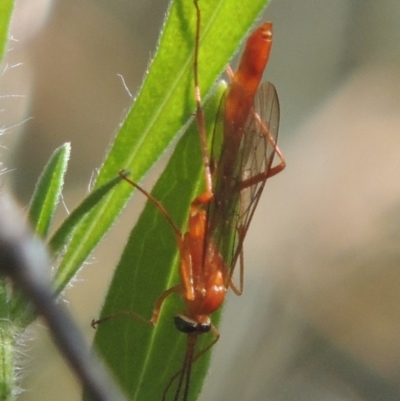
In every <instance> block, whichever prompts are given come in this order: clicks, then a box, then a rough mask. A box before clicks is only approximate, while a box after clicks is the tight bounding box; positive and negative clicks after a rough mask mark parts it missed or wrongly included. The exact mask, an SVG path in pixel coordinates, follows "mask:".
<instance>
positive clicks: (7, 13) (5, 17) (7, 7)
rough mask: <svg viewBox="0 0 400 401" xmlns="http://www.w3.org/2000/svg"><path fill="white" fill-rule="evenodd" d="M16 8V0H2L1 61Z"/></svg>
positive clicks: (0, 14)
mask: <svg viewBox="0 0 400 401" xmlns="http://www.w3.org/2000/svg"><path fill="white" fill-rule="evenodd" d="M13 9H14V0H1V1H0V61H1V60H3V57H4V52H5V50H6V46H7V41H8V29H9V27H10V20H11V14H12V11H13Z"/></svg>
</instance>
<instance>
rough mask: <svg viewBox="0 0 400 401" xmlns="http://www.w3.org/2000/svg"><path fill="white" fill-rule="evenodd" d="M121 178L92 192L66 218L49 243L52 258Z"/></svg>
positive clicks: (116, 178) (118, 177)
mask: <svg viewBox="0 0 400 401" xmlns="http://www.w3.org/2000/svg"><path fill="white" fill-rule="evenodd" d="M119 182H121V177H120V176H117V177H115V178H114V179H112V180H111V181H109V182H107V183H106V184H104V185H102V186H100V187H98V188H96V189H95V190H93V191H92V192H91V193H90V195H89V196H88V197H87V198H85V199H84V200H83V202H82V203H81V204H80V205H79V206H78V207H77V208H76V209H75V210H74V211H73V212H72V213H71V214H70V215H69V216H68V218H67V219H66V220H65V221H64V222H63V224H62V225H61V227H60V228H59V229H58V230H57V231H56V232H55V234H54V235H53V236H52V238H51V239H50V241H49V248H50V250H51V253H52V256H53V257H57V256H58V255H59V253H60V252H61V251H62V249H63V247H64V246H66V245H67V243H68V241H69V239H70V238H71V235H72V234H73V232H74V230H75V228H76V226H77V225H78V223H79V222H80V221H82V219H84V218H85V217H86V215H87V214H88V213H89V212H90V211H91V210H92V209H93V208H94V207H95V206H96V205H97V204H98V203H99V202H100V201H101V200H102V199H103V198H104V197H105V196H106V195H107V194H108V193H109V192H110V191H111V190H112V189H113V188H114V187H115V185H117V184H118V183H119Z"/></svg>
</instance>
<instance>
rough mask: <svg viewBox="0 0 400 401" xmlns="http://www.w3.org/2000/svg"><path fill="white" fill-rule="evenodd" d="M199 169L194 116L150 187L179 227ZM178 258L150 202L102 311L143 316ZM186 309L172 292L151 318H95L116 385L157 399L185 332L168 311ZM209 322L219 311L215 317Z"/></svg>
mask: <svg viewBox="0 0 400 401" xmlns="http://www.w3.org/2000/svg"><path fill="white" fill-rule="evenodd" d="M225 87H226V86H225V84H223V83H221V84H220V85H219V86H218V90H217V91H216V93H215V94H214V95H213V96H212V97H211V98H210V100H209V102H207V105H206V108H205V113H206V117H207V127H208V129H207V132H209V133H210V132H211V133H212V132H213V125H214V122H215V118H216V115H217V109H218V107H219V103H220V99H221V95H222V93H223V92H224V91H225ZM203 186H204V170H203V166H202V158H201V152H200V146H199V134H198V128H197V124H192V125H191V127H190V128H189V130H188V131H187V132H186V133H185V135H184V136H183V137H182V139H181V140H180V141H179V143H178V145H177V147H176V149H175V151H174V154H173V155H172V157H171V159H170V161H169V163H168V166H167V167H166V169H165V170H164V172H163V174H162V175H161V177H160V179H159V180H158V182H157V184H156V185H155V187H154V191H153V192H152V195H153V196H154V198H155V199H157V200H159V201H160V202H161V203H162V205H163V206H164V207H165V209H166V210H167V211H168V214H169V215H170V216H171V218H172V220H173V221H174V222H175V223H176V224H177V226H178V227H181V230H182V231H183V232H184V231H185V230H186V223H187V219H188V212H189V207H190V203H191V202H192V201H193V199H194V198H195V197H196V196H197V195H198V194H199V193H200V192H201V191H202V189H203V188H202V187H203ZM179 262H180V257H179V254H178V247H177V241H176V238H175V235H174V232H173V230H172V228H171V226H170V225H169V223H168V222H167V220H166V219H165V217H164V216H163V215H162V214H161V213H160V211H159V210H158V209H157V208H156V207H155V206H154V204H153V203H150V202H148V204H147V205H146V208H145V209H144V211H143V213H142V215H141V216H140V218H139V220H138V222H137V224H136V226H135V228H134V229H133V231H132V232H131V235H130V237H129V240H128V243H127V245H126V247H125V249H124V252H123V255H122V258H121V260H120V262H119V264H118V267H117V269H116V272H115V275H114V278H113V281H112V284H111V286H110V289H109V292H108V295H107V298H106V302H105V305H104V307H103V311H102V313H101V316H109V315H111V314H114V313H118V312H121V311H135V312H137V313H139V314H140V315H141V316H143V317H145V318H146V319H149V318H150V317H151V313H152V311H153V307H154V303H155V300H156V299H157V297H158V296H159V295H160V294H162V293H163V292H164V291H165V290H166V289H167V288H171V287H172V286H174V285H176V284H178V283H179V278H178V275H177V270H178V269H177V264H178V263H179ZM182 309H184V305H183V304H182V302H181V301H180V300H179V297H177V296H174V295H172V296H171V297H170V299H168V300H167V301H166V304H165V306H164V307H163V309H162V313H161V315H160V318H159V321H158V323H157V325H156V326H155V327H154V328H152V327H151V326H150V325H147V324H145V323H144V322H142V321H140V320H138V319H135V318H132V317H129V316H126V315H123V316H120V317H118V318H115V319H111V320H108V321H106V322H104V323H102V324H100V325H99V327H98V329H97V332H96V338H95V344H96V346H97V348H98V349H99V350H100V352H101V354H102V355H103V357H104V359H105V360H106V362H107V363H108V365H109V366H110V368H111V370H112V371H113V373H114V375H115V376H116V377H117V378H118V380H119V381H120V383H121V385H122V388H123V389H124V390H125V392H126V393H127V394H128V395H129V396H130V399H132V400H137V401H139V400H159V399H161V397H162V392H163V390H164V388H165V386H166V385H167V383H168V380H169V379H170V378H171V377H172V376H173V374H174V373H176V372H177V371H178V370H179V369H180V368H181V364H182V361H183V356H184V351H185V344H186V336H185V335H184V334H182V333H179V332H178V331H177V330H176V329H175V327H174V325H173V322H172V317H173V316H174V315H175V314H176V313H178V312H180V311H181V310H182ZM213 322H214V323H216V322H217V318H216V317H215V316H214V317H213ZM211 341H213V336H212V334H209V335H204V336H200V338H199V341H198V346H197V347H196V349H197V350H201V349H203V348H204V347H205V346H206V345H207V344H209V343H210V342H211ZM208 362H209V353H207V354H206V355H205V356H204V357H202V358H200V360H199V361H197V362H196V363H195V364H194V365H193V369H194V372H193V375H192V378H193V380H192V383H191V392H190V397H191V398H190V399H194V397H195V395H197V393H198V392H199V390H200V388H201V384H202V381H203V379H204V377H205V374H206V370H207V367H208Z"/></svg>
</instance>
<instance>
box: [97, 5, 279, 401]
mask: <svg viewBox="0 0 400 401" xmlns="http://www.w3.org/2000/svg"><path fill="white" fill-rule="evenodd" d="M195 6H196V10H197V29H196V37H195V55H194V58H195V62H194V81H195V98H196V104H197V107H196V119H197V123H198V126H199V131H200V138H201V149H202V156H203V164H204V171H205V182H206V190H205V191H204V193H202V194H201V195H199V196H198V197H196V199H194V200H193V202H192V204H191V207H190V214H189V219H188V231H187V232H186V233H182V232H181V231H180V229H179V228H178V227H177V225H176V224H175V223H174V221H173V220H172V219H171V217H170V216H169V214H168V212H167V211H166V210H165V208H164V207H163V205H162V204H161V203H160V202H159V201H157V200H156V199H154V197H153V196H152V195H150V194H149V193H147V192H146V191H145V190H144V189H142V188H141V187H140V186H139V185H138V184H136V183H134V182H132V181H131V180H129V179H128V178H127V177H126V175H125V173H124V172H121V173H120V174H121V176H122V177H123V178H124V179H125V180H126V181H128V182H129V183H130V184H131V185H133V186H134V187H136V188H137V189H138V190H139V191H140V192H142V193H143V194H144V195H145V196H146V197H147V198H148V199H149V200H150V201H151V202H152V203H153V204H154V205H155V206H156V207H157V208H158V209H159V210H160V212H161V213H162V214H163V215H164V216H165V218H166V219H167V221H168V222H169V224H170V225H171V227H172V229H173V230H174V232H175V236H176V239H177V243H178V248H179V254H180V268H179V274H180V283H179V284H177V285H175V286H174V287H172V288H170V289H168V290H166V291H165V292H163V293H162V294H161V295H160V296H159V297H158V299H157V300H156V302H155V306H154V309H153V315H152V317H151V319H150V322H151V323H152V324H153V325H155V324H156V323H157V321H158V317H159V313H160V310H161V307H162V305H163V303H164V301H165V299H166V298H167V297H168V296H169V295H171V294H178V295H179V296H180V297H181V299H182V300H183V302H184V303H185V306H186V310H185V311H183V312H182V313H181V314H179V315H177V316H176V317H175V326H176V328H177V329H178V330H179V331H181V332H183V333H186V334H187V348H186V354H185V358H184V362H183V366H182V369H181V370H180V371H179V372H177V374H175V375H174V376H173V377H172V378H171V380H170V382H169V383H168V385H167V387H166V389H165V391H164V394H163V399H165V398H166V396H167V392H168V390H169V388H170V386H171V385H172V383H173V382H174V381H175V379H177V378H178V384H177V390H176V392H175V395H174V400H178V399H179V397H180V396H182V400H186V399H187V397H188V394H189V387H190V379H191V367H192V363H193V362H194V361H195V360H196V359H198V358H199V357H200V356H201V355H203V354H204V353H205V352H206V351H207V350H208V349H210V348H211V347H212V346H213V345H214V344H215V342H216V341H217V340H218V338H219V333H218V331H217V329H216V328H215V327H214V326H213V324H212V323H211V320H210V317H209V316H210V315H211V314H212V313H213V312H215V311H216V310H217V309H219V308H220V307H221V305H222V303H223V301H224V299H225V294H226V291H227V290H228V288H232V289H233V291H234V292H235V293H236V294H241V292H242V289H243V261H242V260H241V263H240V264H241V269H240V287H239V288H237V287H236V286H235V285H234V283H233V281H232V275H233V271H234V267H235V265H236V262H237V260H238V258H239V256H240V255H241V251H242V245H243V240H244V237H245V234H246V232H247V229H248V226H249V224H250V220H251V218H252V216H253V213H254V210H255V207H256V205H257V203H258V200H259V198H260V195H261V191H262V189H263V187H264V185H265V182H266V180H267V178H269V177H271V176H272V175H274V174H276V173H278V172H279V171H281V170H282V169H283V168H284V165H285V164H284V161H283V157H282V155H281V154H280V152H279V149H278V148H277V146H276V136H277V131H278V119H279V106H278V100H277V95H276V91H275V89H274V87H273V86H272V84H266V85H264V86H262V87H261V89H260V91H259V92H257V95H256V91H257V88H258V87H259V83H260V80H261V76H262V72H263V70H264V68H265V65H266V63H267V60H268V56H269V52H270V47H271V41H272V31H271V29H272V24H270V23H266V24H263V25H262V26H261V27H259V28H258V29H257V30H255V31H254V32H253V33H252V35H251V36H250V37H249V39H248V41H247V43H246V48H245V51H244V53H243V56H242V59H241V62H240V65H239V68H238V71H237V72H236V73H235V74H234V75H233V82H232V84H231V85H230V86H229V88H228V89H227V94H226V96H225V98H224V100H223V104H222V105H221V108H222V109H223V110H224V132H223V145H222V148H221V149H222V150H219V149H218V150H217V149H216V148H217V146H216V145H215V146H214V149H213V160H212V162H213V163H210V158H209V156H208V150H207V140H206V128H205V119H204V115H203V111H202V107H201V98H200V91H199V85H198V72H197V55H198V48H199V35H200V34H199V32H200V10H199V7H198V3H197V1H195ZM254 99H256V100H257V103H254ZM263 100H267V103H266V104H264V105H260V104H259V102H258V101H260V102H261V101H263ZM257 113H260V114H257ZM260 153H261V154H260ZM275 153H278V155H279V157H280V158H281V163H280V164H279V165H278V166H276V167H273V168H272V167H271V165H272V160H273V156H274V154H275ZM211 165H212V166H213V168H212V169H211V167H210V166H211ZM211 170H212V171H211ZM213 182H214V183H215V184H214V185H213ZM241 259H242V258H241ZM119 315H130V316H134V317H136V318H139V319H141V320H146V319H144V318H142V317H141V316H139V315H138V314H136V313H135V312H120V313H117V314H114V315H112V316H109V317H106V318H102V319H100V320H97V321H93V322H92V325H93V326H95V325H97V324H98V323H100V322H103V321H105V320H108V319H110V318H113V317H115V316H119ZM210 331H211V332H212V333H213V334H214V337H215V339H214V341H212V342H211V343H210V344H209V345H208V346H207V347H206V348H205V349H203V350H201V351H200V352H199V353H197V354H196V355H195V352H194V351H195V345H196V341H197V337H198V335H200V334H203V333H207V332H210Z"/></svg>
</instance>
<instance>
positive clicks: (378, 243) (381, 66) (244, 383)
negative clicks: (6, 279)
mask: <svg viewBox="0 0 400 401" xmlns="http://www.w3.org/2000/svg"><path fill="white" fill-rule="evenodd" d="M202 1H207V0H202ZM167 3H168V2H167V1H166V0H157V1H149V0H117V1H111V0H97V1H94V0H79V1H78V0H68V1H67V0H53V1H51V0H18V1H17V5H16V10H15V14H14V17H13V21H12V27H11V34H12V41H11V42H10V50H9V52H8V54H7V59H6V64H5V65H4V66H3V69H2V70H3V73H2V75H1V77H0V95H1V96H3V97H1V98H0V102H1V104H2V106H1V107H0V109H1V110H2V113H1V114H0V118H1V123H0V127H2V131H4V135H3V136H2V138H1V148H0V152H1V161H2V163H3V164H2V165H1V166H0V167H2V168H7V169H9V170H12V171H11V172H9V173H8V174H7V175H3V176H2V179H7V180H8V181H9V183H10V185H11V186H12V187H13V189H14V191H15V192H16V194H17V196H18V198H19V199H20V200H21V202H22V203H23V204H26V202H27V201H28V199H29V196H30V194H31V193H32V190H33V187H34V183H35V182H36V180H37V177H38V175H39V173H40V171H41V169H42V168H43V166H44V165H45V163H46V161H47V159H48V158H49V156H50V155H51V153H52V152H53V150H54V149H55V148H56V147H58V146H60V145H61V144H63V143H64V142H67V141H68V142H71V143H72V157H71V161H70V167H69V172H68V175H67V183H66V188H65V191H64V198H65V203H66V206H67V207H68V208H69V209H72V208H73V207H74V206H75V205H76V204H77V203H78V202H79V201H80V199H81V198H82V197H83V196H84V195H85V194H86V193H87V191H88V186H89V183H90V179H91V176H92V175H93V173H94V172H95V170H96V168H97V167H99V166H100V164H101V161H102V158H103V156H104V155H105V151H106V149H107V147H108V146H109V144H110V142H111V141H112V138H113V136H114V134H115V132H116V131H117V129H118V126H119V123H120V122H121V119H122V118H123V116H124V114H125V111H126V110H127V108H128V107H129V106H130V104H131V98H130V97H129V95H128V94H127V92H126V90H125V88H124V86H123V84H122V81H121V79H120V77H119V76H118V74H121V75H122V76H123V77H124V79H125V82H126V85H127V87H128V88H129V89H130V91H131V92H132V93H133V94H135V93H136V92H137V90H138V88H139V86H140V83H141V80H142V78H143V76H144V73H145V70H146V68H147V66H148V64H149V61H150V59H151V56H152V55H153V54H154V51H155V47H156V43H157V37H158V35H159V31H160V27H161V24H162V21H163V18H164V14H165V11H166V9H167ZM262 19H263V20H266V19H268V20H272V21H273V22H274V46H273V52H272V57H271V61H270V64H269V66H268V68H267V72H266V79H268V80H270V81H272V82H273V83H274V84H275V86H276V87H277V90H278V94H279V97H280V102H281V129H280V138H279V145H280V147H281V149H282V151H283V152H284V154H285V156H286V159H287V168H286V170H285V171H284V172H283V173H281V174H279V175H278V176H277V177H275V178H273V179H271V180H270V181H268V184H267V186H266V190H265V193H264V195H263V197H262V199H261V201H260V204H259V207H258V210H257V213H256V217H255V219H254V220H253V222H252V226H251V229H250V232H249V233H248V236H247V238H246V241H245V264H246V271H245V291H244V294H243V295H242V296H241V297H240V298H238V297H235V296H234V295H232V294H230V296H229V299H228V302H227V303H226V307H225V311H224V315H223V322H222V324H221V327H220V332H221V339H220V341H219V343H218V345H217V346H216V347H215V350H214V354H213V363H212V366H211V370H210V374H209V378H208V380H207V382H206V385H205V387H204V392H203V394H202V400H215V401H217V400H218V401H219V400H232V399H233V400H236V399H238V400H239V399H243V400H251V401H253V400H254V401H256V400H279V401H281V400H282V401H288V400H297V401H298V400H324V401H325V400H327V401H328V400H329V401H330V400H335V401H339V400H340V401H342V400H343V401H350V400H351V401H359V400H384V401H385V400H398V399H400V341H399V339H400V271H399V265H400V246H399V241H400V24H399V21H400V3H399V2H398V1H395V0H381V1H380V2H377V1H373V0H352V1H349V0H348V1H345V0H336V1H334V2H332V1H331V2H329V1H324V2H322V1H320V0H303V1H297V0H274V1H272V3H271V5H270V6H269V7H268V8H267V10H266V12H265V14H264V16H263V17H262ZM232 23H234V21H232ZM9 95H21V96H22V97H15V96H9ZM27 119H28V120H27ZM25 120H27V121H25ZM153 174H154V177H153ZM153 174H152V175H151V177H150V183H152V182H153V181H154V179H155V177H156V175H157V171H156V170H155V171H154V172H153ZM139 202H140V200H139ZM136 205H137V204H135V203H133V206H132V205H131V208H132V213H135V211H136V210H137V206H136ZM64 216H65V214H64ZM62 217H63V216H60V218H62ZM128 223H129V224H128ZM130 228H131V222H125V224H124V222H120V223H119V224H118V226H117V227H116V228H115V229H113V230H112V232H111V234H110V235H109V237H108V238H107V240H106V241H105V246H104V245H103V246H101V247H100V248H99V250H98V251H97V252H96V254H95V256H94V257H93V258H92V259H91V260H90V262H91V263H90V264H89V265H87V266H86V267H85V268H84V269H83V270H82V272H81V273H80V275H79V277H78V279H77V280H76V282H75V283H74V285H73V286H72V287H71V288H69V289H68V291H67V293H66V298H67V299H68V302H69V305H70V309H71V312H72V313H73V314H74V316H75V317H76V318H77V320H78V322H79V324H80V325H81V327H82V330H84V331H85V332H86V334H87V336H88V338H90V337H91V336H92V335H93V333H92V329H91V328H90V327H89V322H90V321H91V319H92V318H93V317H96V316H98V313H99V310H100V307H101V304H102V298H103V296H104V291H105V289H106V287H107V283H108V281H109V279H110V277H111V274H112V271H113V268H114V266H115V264H116V262H117V259H118V255H119V252H120V251H121V249H122V247H123V245H124V243H125V241H126V238H127V234H128V232H129V229H130ZM111 250H113V252H111ZM23 343H24V345H23V347H22V350H21V357H20V358H21V366H22V370H21V378H22V381H21V387H22V388H23V389H25V391H24V392H23V393H22V394H21V396H20V398H19V399H21V400H24V401H27V400H38V399H41V400H47V399H49V400H50V399H54V398H56V399H58V400H60V401H61V400H64V399H65V400H71V399H80V398H79V397H80V388H79V386H78V385H77V384H76V382H75V380H74V379H73V376H72V374H71V373H70V372H69V370H68V367H66V366H65V364H64V362H63V361H62V360H61V359H60V357H59V356H58V354H57V352H56V351H55V350H54V349H53V348H54V347H53V345H52V343H51V341H50V340H49V339H48V338H47V337H46V328H45V327H42V325H41V324H40V323H38V324H36V325H34V327H32V328H31V329H30V330H29V333H27V334H26V335H25V336H24V338H23ZM61 378H62V380H61Z"/></svg>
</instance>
